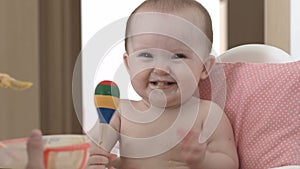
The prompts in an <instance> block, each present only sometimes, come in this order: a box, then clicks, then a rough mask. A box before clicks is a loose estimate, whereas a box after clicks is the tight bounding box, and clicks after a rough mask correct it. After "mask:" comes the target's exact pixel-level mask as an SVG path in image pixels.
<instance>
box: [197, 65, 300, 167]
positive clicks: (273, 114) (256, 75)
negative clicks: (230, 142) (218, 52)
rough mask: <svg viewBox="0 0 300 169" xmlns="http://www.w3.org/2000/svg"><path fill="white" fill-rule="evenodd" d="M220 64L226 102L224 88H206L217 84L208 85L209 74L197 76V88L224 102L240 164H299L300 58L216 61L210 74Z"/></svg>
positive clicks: (246, 165)
mask: <svg viewBox="0 0 300 169" xmlns="http://www.w3.org/2000/svg"><path fill="white" fill-rule="evenodd" d="M220 68H223V69H222V70H223V72H224V74H225V79H226V80H225V82H226V83H225V84H226V87H224V86H223V88H224V89H226V94H225V98H226V101H225V105H224V103H222V97H223V98H224V91H217V93H215V94H211V91H213V92H215V91H214V88H219V87H222V86H220V85H218V84H214V85H210V80H209V79H207V80H205V81H202V82H200V84H199V91H200V92H199V93H200V97H201V98H202V99H211V100H213V101H215V102H216V103H218V104H220V105H221V106H222V105H224V106H223V107H224V111H225V113H226V114H227V116H228V118H229V119H230V121H231V124H232V126H233V130H234V134H235V140H236V144H237V149H238V154H239V158H240V169H267V168H271V167H280V166H286V165H299V164H300V62H299V61H298V62H292V63H284V64H270V63H268V64H265V63H264V64H255V63H218V64H217V65H216V68H215V69H214V70H213V71H212V75H214V74H220V73H218V72H220V71H218V69H219V70H220ZM219 76H220V75H219ZM216 77H217V76H216ZM220 77H221V76H220ZM211 82H213V81H212V80H211ZM214 82H215V80H214ZM220 84H221V83H220ZM223 84H224V83H223ZM211 86H214V88H213V87H211ZM218 92H222V94H218ZM211 95H213V96H214V97H213V98H212V97H211ZM223 100H224V99H223ZM223 102H224V101H223Z"/></svg>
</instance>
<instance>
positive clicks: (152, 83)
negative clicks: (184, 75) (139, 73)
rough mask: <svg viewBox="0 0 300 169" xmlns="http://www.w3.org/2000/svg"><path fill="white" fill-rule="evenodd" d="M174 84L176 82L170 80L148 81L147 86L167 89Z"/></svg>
mask: <svg viewBox="0 0 300 169" xmlns="http://www.w3.org/2000/svg"><path fill="white" fill-rule="evenodd" d="M176 84H177V83H176V82H171V81H150V82H149V87H150V88H151V89H168V88H171V87H173V86H175V85H176Z"/></svg>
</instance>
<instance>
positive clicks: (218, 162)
mask: <svg viewBox="0 0 300 169" xmlns="http://www.w3.org/2000/svg"><path fill="white" fill-rule="evenodd" d="M199 135H200V133H197V132H195V131H190V132H189V133H188V135H187V136H186V137H185V138H184V140H183V141H182V143H181V146H182V156H183V158H184V160H185V162H186V163H187V164H188V166H189V167H190V168H191V169H200V168H201V169H229V168H230V169H237V168H238V156H237V151H236V146H235V142H234V136H233V132H232V127H231V125H230V122H229V120H228V118H227V117H226V115H225V114H223V116H222V118H221V121H220V123H219V125H218V127H217V128H216V130H215V132H214V133H213V135H212V136H211V137H210V138H209V139H208V141H207V142H205V143H202V144H201V143H199V141H198V138H199Z"/></svg>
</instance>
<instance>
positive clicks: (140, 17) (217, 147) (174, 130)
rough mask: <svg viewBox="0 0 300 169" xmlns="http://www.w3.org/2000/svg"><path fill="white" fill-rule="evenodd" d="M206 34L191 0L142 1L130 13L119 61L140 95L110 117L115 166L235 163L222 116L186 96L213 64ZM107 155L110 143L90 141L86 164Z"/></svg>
mask: <svg viewBox="0 0 300 169" xmlns="http://www.w3.org/2000/svg"><path fill="white" fill-rule="evenodd" d="M212 39H213V33H212V25H211V19H210V16H209V14H208V12H207V10H206V9H205V8H204V7H203V6H202V5H201V4H199V3H198V2H196V1H194V0H146V1H145V2H143V3H142V4H141V5H140V6H139V7H137V8H136V9H135V10H134V11H133V13H132V14H131V15H130V17H129V19H128V22H127V27H126V39H125V48H126V53H125V54H124V55H123V59H124V63H125V65H126V68H127V70H128V73H129V75H130V77H131V83H132V86H133V87H134V89H135V91H136V92H137V93H138V94H139V95H140V96H141V98H142V100H140V101H131V100H121V101H120V104H119V108H118V110H117V112H116V113H115V114H114V116H113V117H112V120H111V122H110V126H111V127H112V128H113V129H114V130H115V131H116V133H119V134H118V136H117V137H114V138H113V139H111V140H110V142H112V144H114V143H116V142H117V141H118V140H119V141H120V155H121V157H120V161H119V164H118V168H122V169H165V168H172V169H175V168H176V169H189V168H190V169H214V168H215V169H222V168H224V169H235V168H238V157H237V151H236V146H235V142H234V137H233V131H232V128H231V125H230V122H229V120H228V119H227V117H226V115H225V114H224V113H223V111H222V109H221V108H220V107H218V106H217V105H216V104H215V103H213V102H211V101H208V100H200V99H199V98H197V97H194V93H195V92H198V91H197V89H198V83H199V81H200V80H202V79H205V78H207V77H208V73H209V71H210V69H211V68H212V66H213V65H214V61H215V60H214V57H213V56H210V51H211V48H212ZM212 114H213V116H216V117H219V119H218V118H217V119H218V120H215V121H210V119H211V118H209V117H210V115H212ZM110 157H111V154H110V148H108V149H106V148H104V149H103V148H100V147H97V146H96V145H93V146H92V148H91V151H90V158H89V161H88V168H89V169H92V168H105V166H106V165H107V164H108V163H109V161H110V160H111V158H110Z"/></svg>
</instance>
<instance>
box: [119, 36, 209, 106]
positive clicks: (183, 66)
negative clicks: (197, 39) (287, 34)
mask: <svg viewBox="0 0 300 169" xmlns="http://www.w3.org/2000/svg"><path fill="white" fill-rule="evenodd" d="M128 42H129V45H128V46H129V47H128V51H127V52H128V53H127V54H125V55H124V61H125V64H126V65H127V68H128V71H129V74H130V77H131V82H132V85H133V87H134V89H135V90H136V92H137V93H138V94H139V95H140V96H141V97H142V98H143V99H144V100H145V101H147V103H149V104H152V105H154V106H158V107H172V106H178V105H180V104H181V103H183V102H185V101H186V100H188V98H191V97H192V95H193V94H194V92H195V90H196V89H197V87H198V82H199V80H200V79H201V78H204V77H206V76H205V75H204V74H205V73H206V72H205V71H204V65H203V63H202V60H201V59H200V57H199V56H198V55H197V54H196V53H195V52H193V50H192V49H190V48H189V47H187V46H186V45H184V44H183V43H182V42H180V41H178V40H175V39H173V38H170V37H166V36H162V35H151V34H145V35H138V36H135V37H132V38H130V39H129V41H128Z"/></svg>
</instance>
